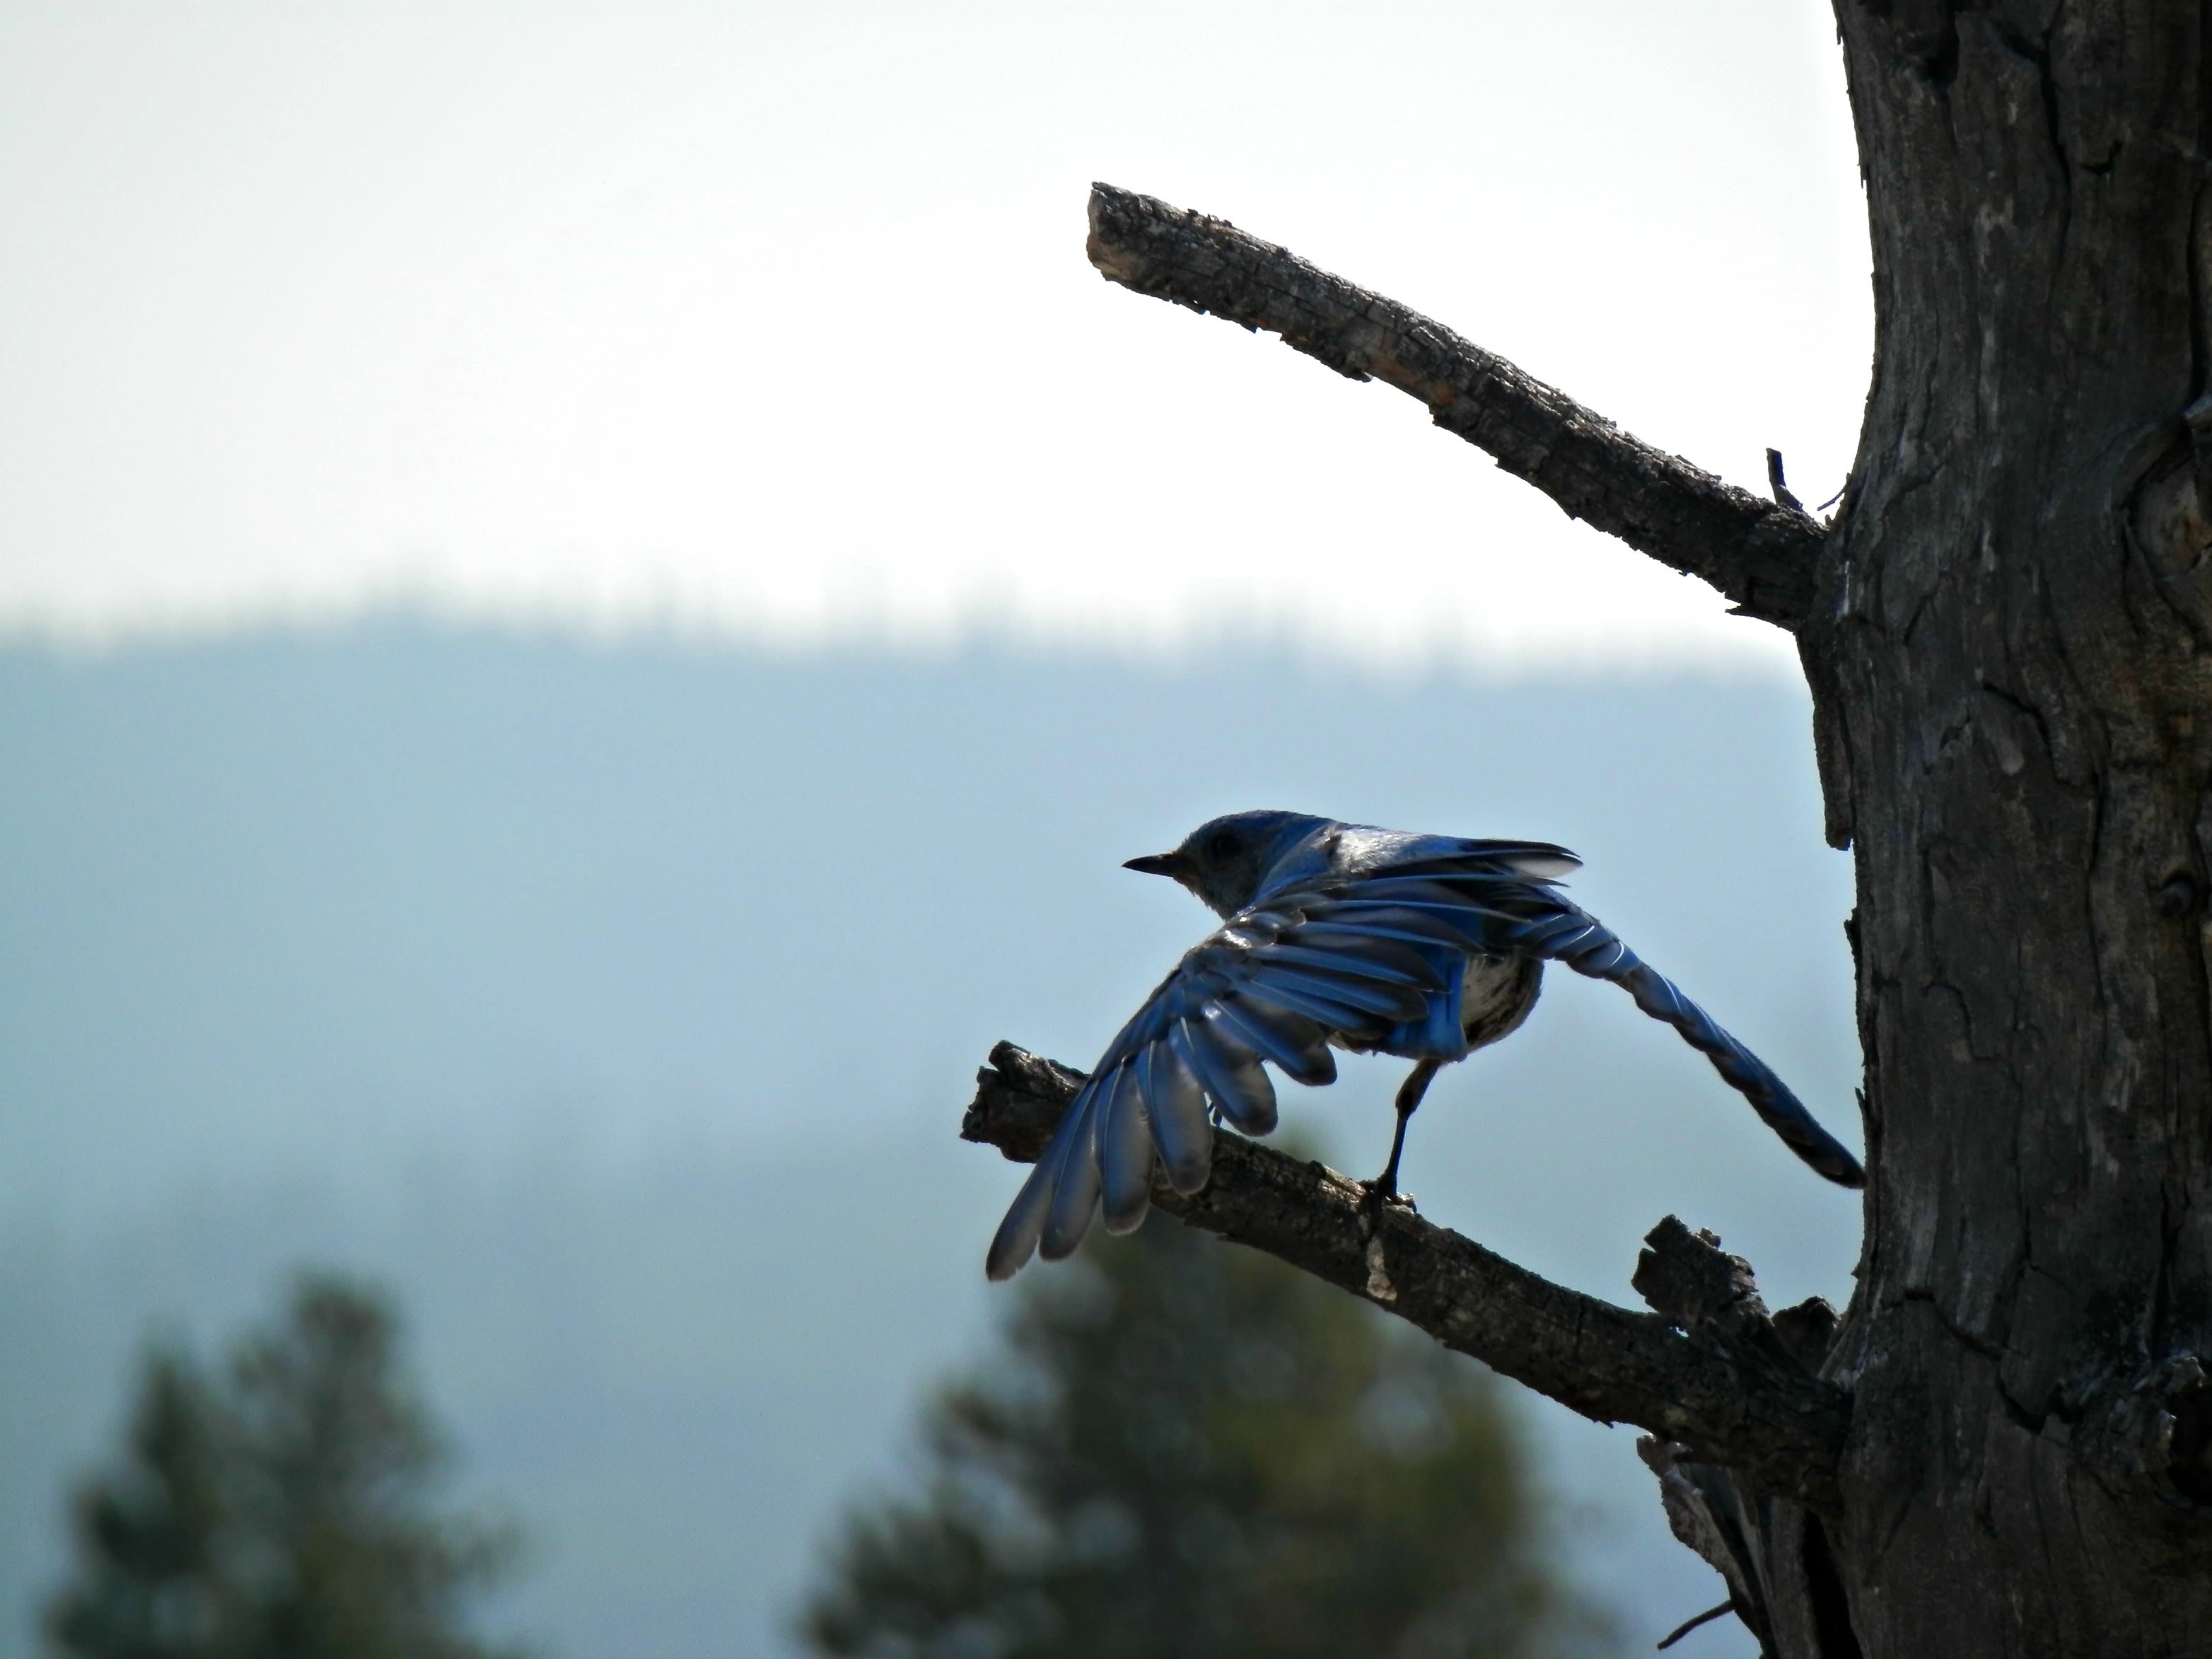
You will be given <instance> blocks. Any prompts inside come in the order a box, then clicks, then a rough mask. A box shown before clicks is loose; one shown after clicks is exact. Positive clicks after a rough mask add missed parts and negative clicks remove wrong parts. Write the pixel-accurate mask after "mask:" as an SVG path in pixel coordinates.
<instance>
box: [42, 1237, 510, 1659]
mask: <svg viewBox="0 0 2212 1659" xmlns="http://www.w3.org/2000/svg"><path fill="white" fill-rule="evenodd" d="M396 1339H397V1331H396V1327H395V1322H394V1319H393V1316H392V1313H391V1311H390V1310H389V1309H388V1308H387V1307H386V1304H384V1303H383V1302H382V1301H381V1300H380V1298H378V1297H375V1296H374V1295H372V1294H370V1293H368V1292H367V1291H362V1290H361V1289H359V1288H357V1287H355V1286H352V1285H347V1284H345V1283H343V1282H341V1281H338V1280H335V1279H318V1278H310V1279H303V1280H302V1281H301V1283H300V1285H299V1286H298V1287H297V1289H296V1291H295V1294H294V1297H293V1299H292V1303H291V1306H290V1309H289V1313H288V1316H287V1317H286V1319H285V1320H284V1322H283V1323H282V1324H281V1325H278V1326H276V1327H275V1328H270V1329H265V1330H262V1331H258V1332H254V1333H252V1334H249V1335H248V1336H247V1337H246V1340H244V1341H243V1342H241V1343H240V1346H239V1347H238V1349H237V1350H236V1352H235V1353H234V1356H233V1358H232V1361H231V1364H230V1365H229V1367H228V1370H227V1372H226V1373H224V1375H223V1376H222V1377H220V1378H219V1379H211V1378H210V1377H209V1376H206V1375H205V1374H204V1372H203V1370H201V1368H200V1367H199V1366H198V1365H197V1364H196V1363H195V1362H194V1360H193V1359H192V1358H191V1356H190V1355H189V1354H186V1353H185V1352H182V1351H180V1350H169V1351H163V1352H155V1354H154V1355H152V1356H151V1357H150V1358H149V1359H148V1361H147V1362H146V1369H145V1373H144V1377H143V1381H142V1383H140V1386H139V1393H138V1402H137V1410H136V1413H135V1416H134V1419H133V1421H132V1424H131V1429H130V1432H129V1438H128V1444H127V1446H126V1448H125V1455H124V1456H123V1458H122V1460H121V1462H120V1463H119V1465H118V1467H117V1468H115V1469H114V1470H112V1472H110V1473H108V1474H105V1475H102V1476H100V1477H99V1478H96V1479H94V1480H90V1481H88V1482H87V1483H86V1485H85V1486H83V1487H82V1488H81V1489H80V1490H79V1492H77V1494H76V1502H75V1505H74V1518H75V1522H76V1573H75V1577H74V1580H73V1582H72V1583H70V1584H69V1585H67V1586H66V1587H65V1588H64V1589H62V1590H61V1591H60V1593H59V1594H58V1595H56V1596H55V1597H54V1598H53V1600H52V1602H51V1603H50V1604H49V1606H48V1608H47V1612H46V1636H47V1639H48V1642H49V1644H50V1645H51V1648H52V1651H53V1652H54V1653H55V1654H57V1655H58V1656H68V1659H492V1650H489V1649H486V1648H484V1647H482V1646H480V1645H478V1644H477V1643H476V1642H474V1641H472V1640H471V1639H470V1638H468V1637H467V1636H466V1635H465V1633H463V1632H462V1631H461V1629H460V1628H459V1614H460V1612H461V1608H462V1606H463V1604H464V1603H465V1600H466V1598H467V1596H468V1595H469V1593H470V1592H471V1591H472V1590H474V1589H477V1588H479V1587H480V1586H482V1585H483V1584H485V1583H488V1582H489V1580H490V1579H491V1578H493V1577H495V1576H496V1575H497V1574H498V1573H499V1571H501V1569H502V1568H503V1567H504V1566H505V1565H507V1562H508V1560H509V1559H510V1557H511V1554H512V1547H513V1540H512V1537H511V1536H510V1535H509V1534H507V1533H506V1532H504V1531H503V1530H501V1529H499V1528H490V1527H486V1526H483V1525H481V1524H478V1523H477V1522H471V1521H468V1520H454V1519H449V1518H446V1517H443V1516H440V1515H439V1514H437V1513H436V1511H435V1509H434V1508H433V1506H432V1504H431V1502H430V1499H431V1496H432V1489H433V1487H434V1486H435V1480H436V1477H437V1476H438V1474H440V1473H441V1468H442V1466H443V1464H444V1462H445V1457H444V1453H443V1449H442V1448H441V1443H440V1442H439V1438H438V1436H437V1433H436V1431H435V1428H434V1426H433V1425H432V1423H431V1421H430V1419H429V1416H428V1413H427V1411H426V1410H425V1409H424V1407H422V1404H421V1402H420V1401H417V1400H416V1398H415V1396H414V1395H413V1393H412V1392H411V1390H410V1389H409V1388H408V1386H407V1385H406V1383H405V1382H404V1378H403V1377H402V1376H401V1375H400V1373H399V1369H398V1363H397V1357H396Z"/></svg>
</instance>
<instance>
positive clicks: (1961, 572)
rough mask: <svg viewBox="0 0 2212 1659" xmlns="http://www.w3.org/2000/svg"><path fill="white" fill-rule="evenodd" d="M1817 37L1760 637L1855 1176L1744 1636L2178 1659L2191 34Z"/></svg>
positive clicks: (2078, 12)
mask: <svg viewBox="0 0 2212 1659" xmlns="http://www.w3.org/2000/svg"><path fill="white" fill-rule="evenodd" d="M1836 14H1837V19H1838V24H1839V25H1840V27H1841V30H1842V34H1843V40H1844V52H1845V61H1846V64H1847V68H1848V70H1849V74H1850V92H1851V106H1852V112H1853V115H1854V118H1855V119H1856V121H1857V127H1858V132H1859V140H1860V153H1861V156H1862V165H1863V169H1864V173H1865V177H1866V182H1867V191H1868V197H1869V215H1870V219H1871V223H1872V233H1873V246H1874V278H1875V307H1876V346H1875V369H1874V384H1873V388H1872V391H1871V393H1870V395H1869V400H1868V405H1867V416H1866V423H1865V427H1864V429H1863V434H1862V436H1861V440H1860V447H1859V453H1858V459H1857V465H1856V468H1855V470H1854V473H1853V476H1852V480H1851V484H1850V489H1849V492H1848V493H1847V495H1845V497H1844V504H1843V507H1842V508H1841V510H1840V512H1839V513H1838V519H1837V521H1836V524H1835V526H1834V529H1833V531H1832V534H1831V536H1830V538H1829V541H1828V544H1827V546H1826V550H1824V553H1823V555H1822V558H1821V568H1820V580H1819V583H1818V586H1817V589H1816V599H1815V602H1814V605H1813V608H1812V611H1811V615H1810V616H1809V617H1808V619H1807V621H1806V622H1805V623H1804V624H1803V625H1802V627H1801V629H1800V632H1799V641H1800V647H1801V650H1802V657H1803V661H1804V665H1805V670H1806V673H1807V676H1808V679H1809V680H1810V682H1811V684H1812V686H1813V690H1814V702H1815V726H1816V732H1817V736H1818V743H1819V749H1820V765H1821V774H1822V781H1823V785H1824V788H1825V791H1826V799H1827V805H1828V814H1829V828H1830V834H1831V838H1832V840H1834V841H1835V842H1836V843H1837V844H1838V845H1843V844H1844V843H1845V842H1849V844H1850V846H1851V847H1852V848H1854V850H1855V857H1856V860H1857V874H1858V910H1857V916H1856V917H1855V919H1854V927H1853V929H1852V938H1853V943H1854V946H1855V950H1856V951H1857V963H1858V999H1859V1022H1860V1034H1861V1039H1862V1042H1863V1047H1864V1053H1865V1060H1866V1078H1867V1083H1866V1127H1867V1136H1868V1142H1869V1154H1870V1157H1869V1164H1870V1165H1871V1168H1872V1171H1873V1181H1872V1184H1871V1186H1870V1187H1869V1193H1868V1201H1867V1211H1866V1243H1865V1249H1864V1254H1863V1258H1862V1261H1861V1266H1860V1269H1859V1285H1858V1290H1857V1295H1856V1297H1854V1300H1853V1303H1852V1305H1851V1307H1850V1310H1848V1312H1847V1314H1846V1316H1845V1318H1844V1327H1843V1333H1842V1336H1841V1339H1840V1340H1839V1344H1838V1348H1837V1349H1836V1351H1835V1352H1833V1354H1832V1356H1831V1358H1830V1360H1829V1362H1828V1364H1827V1367H1826V1376H1828V1377H1829V1378H1830V1379H1831V1380H1832V1381H1836V1382H1839V1383H1843V1384H1844V1386H1845V1387H1846V1388H1848V1389H1849V1390H1850V1393H1851V1395H1852V1425H1851V1428H1850V1431H1849V1434H1848V1437H1847V1439H1846V1443H1845V1449H1844V1457H1843V1461H1842V1465H1841V1476H1840V1485H1841V1495H1842V1504H1841V1509H1840V1512H1839V1513H1838V1515H1837V1516H1834V1517H1833V1518H1832V1519H1831V1520H1830V1521H1829V1522H1828V1523H1827V1524H1826V1527H1825V1528H1820V1527H1819V1526H1818V1525H1817V1523H1816V1524H1815V1525H1814V1527H1811V1528H1803V1529H1802V1537H1797V1538H1793V1537H1792V1536H1791V1534H1792V1531H1793V1528H1796V1522H1795V1520H1794V1519H1792V1518H1790V1517H1784V1516H1769V1517H1768V1518H1767V1519H1766V1520H1765V1522H1763V1528H1764V1534H1765V1536H1764V1542H1765V1547H1764V1548H1763V1550H1761V1551H1760V1552H1759V1553H1760V1554H1761V1555H1762V1556H1763V1557H1764V1558H1765V1559H1767V1560H1769V1561H1771V1562H1775V1563H1777V1564H1779V1570H1778V1572H1777V1574H1776V1575H1775V1576H1776V1578H1777V1580H1778V1582H1776V1583H1771V1584H1770V1586H1769V1591H1770V1595H1771V1600H1772V1602H1773V1606H1772V1609H1771V1610H1772V1613H1773V1615H1774V1622H1775V1629H1774V1631H1773V1632H1772V1634H1773V1638H1774V1641H1775V1644H1776V1646H1777V1647H1778V1650H1779V1651H1780V1652H1781V1653H1782V1654H1783V1655H1784V1656H1785V1659H1800V1656H1820V1659H1839V1656H1843V1655H1848V1654H1854V1653H1863V1654H1865V1655H1867V1656H1869V1659H1892V1656H1897V1659H1903V1656H1907V1655H1925V1654H1936V1653H1942V1654H1957V1655H1966V1654H1992V1655H1995V1654H2004V1655H2052V1656H2059V1655H2067V1656H2072V1655H2086V1654H2099V1655H2105V1654H2111V1655H2123V1654H2124V1655H2130V1656H2145V1659H2148V1656H2152V1655H2174V1656H2179V1655H2185V1654H2186V1655H2203V1654H2205V1653H2208V1652H2212V1526H2208V1521H2207V1515H2208V1511H2207V1510H2206V1508H2205V1507H2204V1505H2205V1504H2206V1503H2207V1502H2208V1501H2212V1462H2208V1459H2207V1432H2206V1431H2207V1426H2208V1424H2207V1415H2208V1413H2207V1407H2208V1404H2212V1395H2208V1393H2207V1390H2206V1388H2205V1384H2204V1378H2203V1371H2202V1370H2201V1369H2199V1368H2198V1366H2197V1364H2196V1357H2197V1356H2200V1355H2208V1354H2212V1213H2208V1211H2207V1209H2206V1207H2205V1204H2204V1200H2205V1197H2206V1190H2205V1188H2206V1179H2207V1176H2208V1173H2212V1170H2208V1163H2207V1152H2208V1131H2212V1033H2208V1013H2209V1012H2212V1011H2209V1010H2208V1002H2207V987H2208V975H2207V968H2206V956H2205V951H2206V948H2207V937H2208V935H2207V933H2206V912H2205V908H2204V898H2205V894H2206V892H2207V890H2208V878H2207V866H2208V858H2212V839H2208V838H2209V837H2212V803H2208V797H2207V793H2206V787H2207V781H2208V769H2212V718H2208V717H2212V707H2209V706H2208V696H2207V693H2208V690H2212V671H2208V665H2212V657H2208V655H2207V654H2206V653H2207V652H2208V651H2212V578H2209V577H2208V569H2207V568H2200V565H2199V560H2200V558H2201V557H2202V556H2203V554H2204V552H2205V551H2206V549H2207V544H2208V540H2212V538H2208V534H2207V530H2206V523H2205V520H2206V516H2207V514H2206V513H2205V512H2204V509H2203V507H2202V505H2201V502H2200V498H2199V495H2198V484H2199V482H2200V480H2202V479H2204V478H2208V477H2212V467H2208V466H2206V465H2203V461H2202V460H2200V451H2201V449H2202V436H2201V435H2200V433H2199V432H2198V431H2197V428H2212V420H2208V419H2206V416H2207V415H2208V414H2212V404H2207V405H2206V407H2205V408H2204V409H2203V410H2197V409H2195V408H2193V405H2194V404H2195V403H2196V400H2197V398H2199V397H2201V396H2202V395H2203V393H2204V392H2205V390H2206V376H2207V363H2206V361H2205V356H2206V337H2207V327H2208V321H2209V320H2212V319H2208V313H2207V307H2206V300H2205V283H2204V276H2205V273H2206V270H2207V258H2206V255H2207V252H2208V251H2212V240H2208V239H2212V220H2208V217H2207V210H2208V207H2212V199H2208V194H2207V191H2208V188H2212V173H2208V170H2207V161H2206V156H2207V154H2208V151H2212V145H2208V143H2207V142H2206V139H2207V134H2208V130H2212V55H2208V52H2212V27H2209V26H2208V25H2209V23H2212V20H2208V13H2207V9H2206V8H2205V7H2203V6H2202V5H2194V4H2186V5H2185V4H2180V3H2174V0H2124V3H2113V4H2106V5H2096V6H2082V7H2078V8H2076V7H2062V6H2059V5H2056V4H2051V3H2039V4H2031V3H2009V4H2007V3H2000V4H1996V5H1992V6H1990V7H1988V8H1986V9H1967V8H1966V7H1964V6H1961V5H1954V4H1942V3H1926V0H1897V3H1884V0H1837V6H1836ZM2192 415H2193V416H2195V417H2196V427H2192V423H2191V416H2192ZM2203 459H2207V460H2212V452H2207V453H2204V454H2203ZM1767 1507H1768V1508H1769V1509H1770V1510H1776V1509H1780V1508H1787V1507H1789V1506H1778V1505H1771V1504H1770V1505H1768V1506H1767ZM1793 1577H1794V1578H1795V1579H1796V1581H1797V1582H1796V1583H1795V1584H1794V1585H1791V1584H1788V1583H1784V1582H1780V1581H1783V1580H1787V1579H1790V1578H1793ZM1846 1605H1847V1607H1848V1620H1844V1619H1842V1618H1841V1617H1839V1615H1840V1614H1841V1613H1842V1612H1843V1611H1844V1607H1845V1606H1846ZM1785 1608H1790V1609H1795V1612H1794V1613H1791V1614H1790V1616H1788V1617H1785V1616H1784V1613H1785ZM1824 1626H1825V1630H1824V1628H1823V1627H1824Z"/></svg>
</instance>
